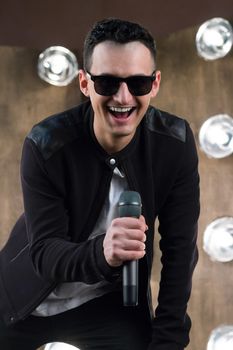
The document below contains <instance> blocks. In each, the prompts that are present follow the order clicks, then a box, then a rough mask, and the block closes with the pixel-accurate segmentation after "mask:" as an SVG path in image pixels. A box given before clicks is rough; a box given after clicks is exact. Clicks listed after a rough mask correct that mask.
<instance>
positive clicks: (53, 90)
mask: <svg viewBox="0 0 233 350" xmlns="http://www.w3.org/2000/svg"><path fill="white" fill-rule="evenodd" d="M195 33H196V28H191V29H188V30H185V31H182V32H178V33H176V34H173V35H171V36H169V37H167V38H164V39H162V40H161V39H160V40H158V41H157V46H158V50H159V55H158V69H160V70H161V71H162V84H161V90H160V93H159V95H158V97H157V98H156V99H154V100H153V101H152V104H154V105H155V106H157V107H159V108H161V109H164V110H167V111H170V112H172V113H174V114H177V115H179V116H182V117H185V118H186V119H187V120H188V121H189V122H190V124H191V127H192V129H193V131H194V134H195V136H196V140H197V136H198V131H199V128H200V126H201V124H202V123H203V122H204V120H205V119H206V118H208V116H211V115H214V114H218V113H228V114H230V115H231V116H233V102H232V91H233V78H232V73H233V55H232V53H231V54H230V55H228V56H227V57H225V58H223V59H220V60H217V61H213V62H207V61H204V60H202V59H201V58H199V57H198V56H197V54H196V50H195ZM37 57H38V52H37V51H36V50H33V49H25V48H17V47H15V48H13V47H0V91H1V92H0V189H1V197H0V246H3V245H4V243H5V241H6V239H7V237H8V234H9V231H10V229H11V227H12V225H13V224H14V222H15V220H16V219H17V217H18V215H19V214H20V213H21V211H22V198H21V189H20V181H19V161H20V156H21V149H22V142H23V139H24V137H25V135H26V134H27V132H28V131H29V130H30V128H31V126H32V125H33V124H35V123H36V122H37V121H39V120H41V119H43V118H45V117H46V116H47V115H50V114H52V113H56V112H59V111H61V110H63V109H65V108H69V107H71V106H73V105H75V104H77V103H79V102H80V101H81V95H80V91H79V88H78V86H77V83H76V82H73V83H72V84H71V85H69V86H68V87H63V88H59V87H54V86H51V85H48V84H46V83H44V82H42V81H41V80H40V79H39V78H38V76H37V72H36V63H37ZM199 159H200V174H201V205H202V210H201V216H200V224H199V239H198V245H199V252H200V258H199V263H198V265H197V268H196V270H195V274H194V280H193V292H192V297H191V301H190V304H189V313H190V315H191V317H192V320H193V327H192V332H191V342H190V345H189V347H188V350H205V349H206V344H207V340H208V337H209V334H210V332H211V330H212V329H213V328H215V327H217V326H219V325H220V324H223V323H224V324H233V298H232V295H233V293H232V287H233V274H232V266H233V265H232V263H225V264H222V263H216V262H212V261H210V259H209V257H208V256H207V255H206V254H205V253H204V252H203V249H202V245H203V244H202V237H203V231H204V229H205V227H206V225H207V224H209V223H210V222H211V221H212V220H214V219H215V218H216V217H219V216H224V215H233V199H232V198H233V195H232V193H233V181H232V180H233V171H232V169H233V164H232V162H233V159H232V157H228V158H224V159H220V160H215V159H209V158H207V157H206V156H205V154H203V153H202V152H201V151H199ZM157 236H158V235H157ZM157 236H156V237H157ZM157 243H158V237H157V238H156V244H155V250H156V259H155V264H154V278H153V281H152V285H153V288H154V291H155V292H154V303H155V304H156V290H157V289H158V281H159V269H160V264H159V253H158V249H157Z"/></svg>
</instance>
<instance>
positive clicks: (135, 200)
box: [118, 191, 142, 306]
mask: <svg viewBox="0 0 233 350" xmlns="http://www.w3.org/2000/svg"><path fill="white" fill-rule="evenodd" d="M141 207H142V203H141V197H140V194H139V193H138V192H135V191H125V192H122V194H121V196H120V199H119V202H118V210H119V216H120V217H134V218H139V217H140V215H141ZM123 304H124V306H136V305H138V260H132V261H126V262H125V263H124V265H123Z"/></svg>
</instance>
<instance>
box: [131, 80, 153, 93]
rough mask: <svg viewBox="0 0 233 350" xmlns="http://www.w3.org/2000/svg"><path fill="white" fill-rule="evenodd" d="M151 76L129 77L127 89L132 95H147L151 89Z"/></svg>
mask: <svg viewBox="0 0 233 350" xmlns="http://www.w3.org/2000/svg"><path fill="white" fill-rule="evenodd" d="M152 83H153V78H151V77H142V76H138V77H131V78H129V79H128V82H127V85H128V89H129V91H130V92H131V94H132V95H134V96H143V95H147V94H148V93H149V92H150V91H151V89H152Z"/></svg>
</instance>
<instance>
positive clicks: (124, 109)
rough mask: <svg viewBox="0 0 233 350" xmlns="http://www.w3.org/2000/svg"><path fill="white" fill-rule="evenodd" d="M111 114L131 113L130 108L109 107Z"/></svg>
mask: <svg viewBox="0 0 233 350" xmlns="http://www.w3.org/2000/svg"><path fill="white" fill-rule="evenodd" d="M109 109H110V110H111V111H113V112H119V113H126V112H129V111H131V109H132V107H109Z"/></svg>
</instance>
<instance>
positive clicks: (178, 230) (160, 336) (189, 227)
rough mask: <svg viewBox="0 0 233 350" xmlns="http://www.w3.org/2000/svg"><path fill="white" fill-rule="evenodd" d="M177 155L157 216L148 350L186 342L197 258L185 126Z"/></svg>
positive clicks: (175, 348)
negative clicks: (157, 267)
mask: <svg viewBox="0 0 233 350" xmlns="http://www.w3.org/2000/svg"><path fill="white" fill-rule="evenodd" d="M180 156H181V157H182V159H181V162H180V166H179V170H178V172H177V174H173V176H175V181H174V183H173V186H172V188H171V190H170V192H169V194H168V196H167V199H166V201H165V203H164V205H163V206H162V208H161V210H160V212H159V216H158V218H159V232H160V235H161V240H160V249H161V252H162V257H161V262H162V270H161V280H160V289H159V295H158V306H157V308H156V311H155V319H154V322H153V339H152V343H151V344H150V346H149V350H183V349H184V348H185V347H186V346H187V344H188V343H189V331H190V327H191V321H190V317H189V316H188V314H187V303H188V300H189V298H190V293H191V285H192V274H193V270H194V268H195V265H196V263H197V257H198V251H197V246H196V239H197V220H198V217H199V175H198V159H197V152H196V147H195V142H194V138H193V134H192V132H191V129H190V127H189V126H188V125H187V126H186V141H185V144H184V151H183V154H182V155H180Z"/></svg>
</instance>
